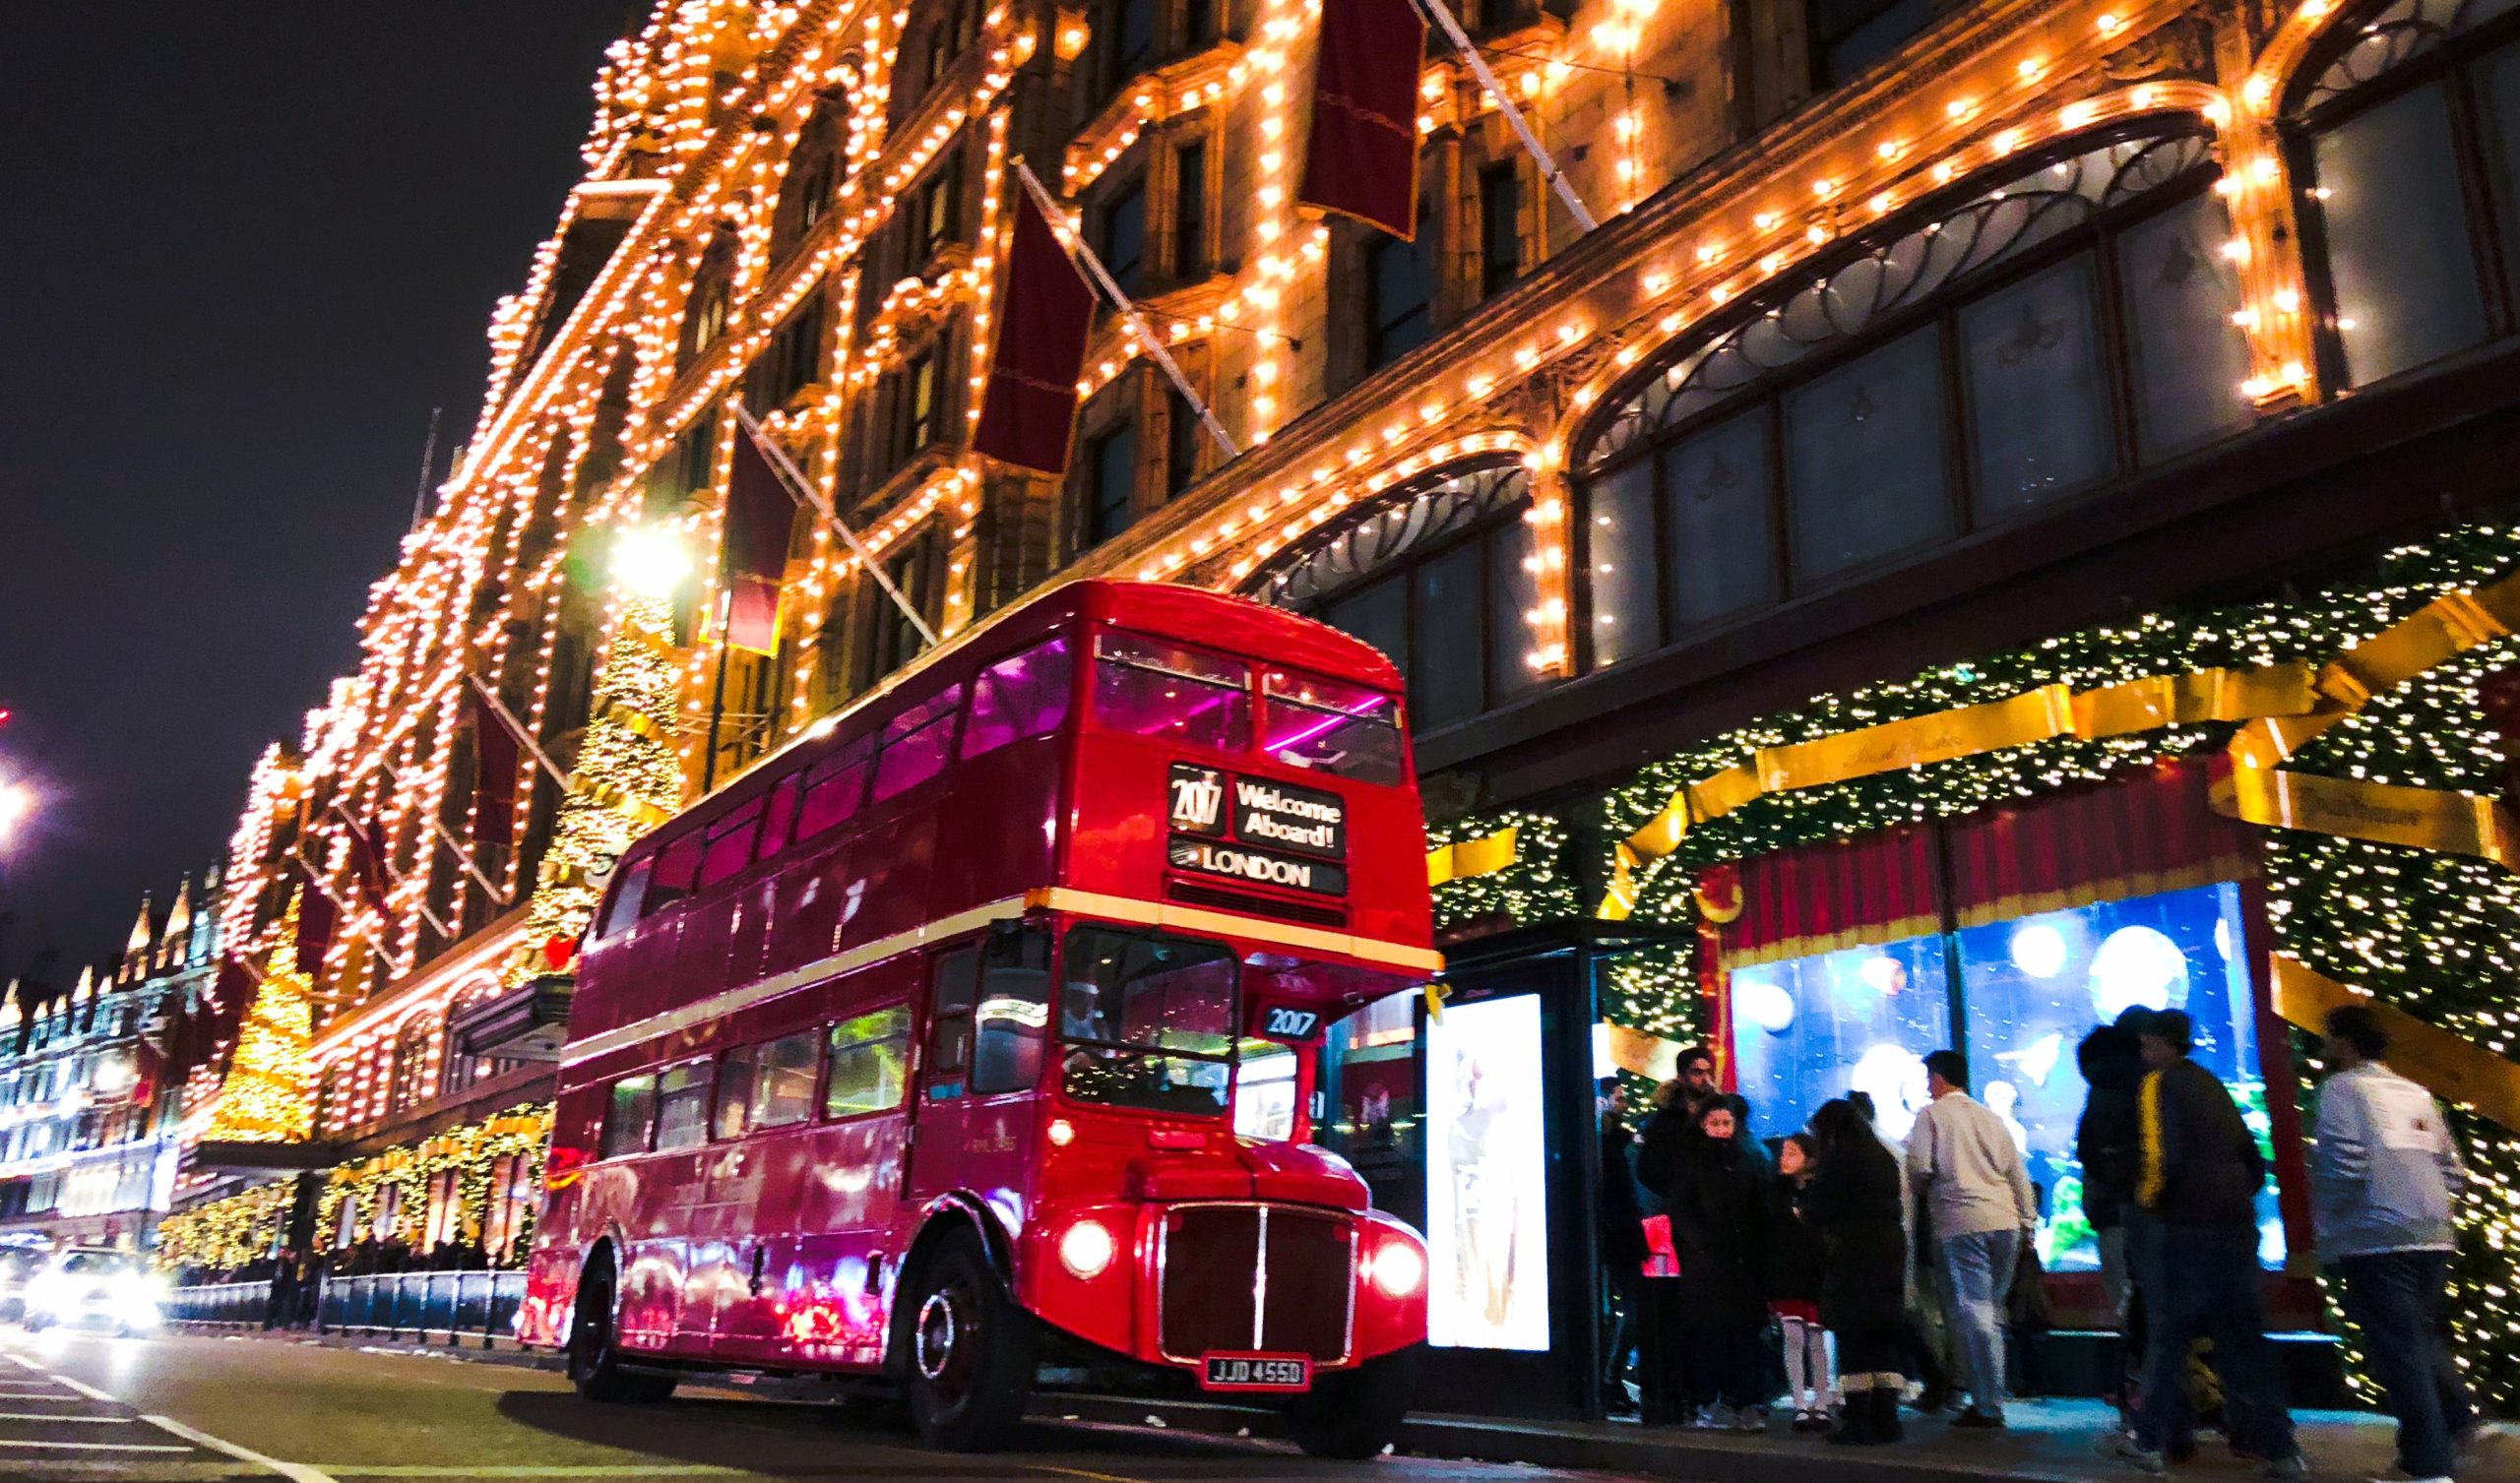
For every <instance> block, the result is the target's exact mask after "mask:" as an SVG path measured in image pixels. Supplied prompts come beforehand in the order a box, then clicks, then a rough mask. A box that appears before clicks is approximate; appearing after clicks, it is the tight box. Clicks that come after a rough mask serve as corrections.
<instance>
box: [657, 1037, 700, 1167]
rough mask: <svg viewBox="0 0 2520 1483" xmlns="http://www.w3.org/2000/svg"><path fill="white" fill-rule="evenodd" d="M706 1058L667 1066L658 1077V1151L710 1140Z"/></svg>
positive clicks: (691, 1145) (695, 1144) (693, 1145)
mask: <svg viewBox="0 0 2520 1483" xmlns="http://www.w3.org/2000/svg"><path fill="white" fill-rule="evenodd" d="M709 1082H710V1065H709V1063H708V1062H707V1061H705V1060H703V1061H685V1062H683V1063H682V1064H681V1065H680V1066H668V1067H666V1068H665V1071H664V1075H662V1076H661V1077H659V1078H658V1079H657V1151H658V1152H660V1153H663V1152H667V1151H670V1150H672V1149H675V1148H690V1147H696V1146H698V1145H699V1144H701V1143H707V1142H708V1141H709Z"/></svg>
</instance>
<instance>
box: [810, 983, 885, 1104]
mask: <svg viewBox="0 0 2520 1483" xmlns="http://www.w3.org/2000/svg"><path fill="white" fill-rule="evenodd" d="M909 1061H910V1007H909V1006H908V1005H900V1004H897V1005H893V1006H890V1007H889V1008H886V1009H880V1010H871V1011H869V1012H867V1013H866V1014H863V1015H859V1016H857V1017H856V1018H854V1019H851V1020H842V1021H841V1022H840V1023H838V1024H835V1025H833V1026H832V1027H831V1084H830V1086H828V1087H827V1088H825V1090H824V1092H823V1115H824V1116H825V1117H854V1116H856V1115H857V1114H859V1113H861V1112H888V1111H890V1110H892V1109H893V1108H895V1107H898V1106H900V1105H901V1101H902V1086H903V1083H904V1082H905V1081H907V1080H908V1078H907V1077H906V1076H905V1075H904V1072H905V1069H906V1068H907V1066H908V1063H909ZM806 1089H807V1091H808V1092H810V1091H811V1090H812V1086H811V1082H810V1081H808V1083H807V1088H806Z"/></svg>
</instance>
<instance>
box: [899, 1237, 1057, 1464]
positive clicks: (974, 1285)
mask: <svg viewBox="0 0 2520 1483" xmlns="http://www.w3.org/2000/svg"><path fill="white" fill-rule="evenodd" d="M903 1322H904V1323H905V1324H906V1325H907V1326H908V1327H907V1328H906V1329H905V1330H904V1346H905V1348H906V1350H907V1351H908V1352H907V1355H906V1358H907V1360H908V1365H907V1371H908V1375H907V1381H906V1387H905V1389H906V1390H907V1391H908V1394H909V1399H910V1419H911V1424H912V1425H913V1426H914V1427H916V1428H917V1429H918V1436H919V1440H920V1441H922V1442H924V1443H926V1444H927V1445H928V1446H929V1447H933V1448H937V1449H940V1450H942V1451H945V1452H987V1451H990V1450H992V1449H994V1448H996V1447H998V1446H999V1445H1001V1444H1002V1443H1004V1442H1005V1441H1006V1439H1007V1438H1008V1436H1009V1435H1011V1434H1012V1433H1013V1432H1014V1430H1015V1427H1016V1425H1017V1423H1019V1422H1021V1421H1022V1420H1023V1419H1024V1406H1025V1403H1026V1402H1027V1401H1028V1400H1030V1399H1031V1397H1032V1390H1033V1370H1034V1360H1033V1353H1034V1334H1033V1319H1032V1316H1031V1315H1030V1314H1027V1313H1026V1312H1024V1310H1022V1309H1021V1308H1018V1307H1016V1306H1015V1301H1014V1299H1013V1298H1012V1297H1010V1296H1008V1294H1007V1291H1006V1284H1005V1283H1003V1282H1001V1281H999V1280H998V1275H997V1269H996V1268H995V1267H992V1266H991V1265H990V1264H989V1260H988V1255H987V1253H986V1252H984V1251H983V1250H982V1249H981V1247H980V1242H979V1237H978V1236H977V1234H975V1233H973V1232H972V1231H969V1230H960V1231H956V1232H954V1233H953V1234H952V1235H949V1236H947V1237H946V1238H945V1240H944V1241H943V1242H942V1243H941V1244H940V1245H939V1246H938V1247H937V1248H936V1250H935V1251H934V1252H933V1253H931V1254H930V1255H929V1256H928V1258H927V1260H926V1261H925V1262H923V1263H921V1264H920V1266H919V1268H918V1280H917V1281H916V1282H915V1283H913V1284H910V1303H909V1306H908V1307H907V1308H906V1309H905V1310H904V1312H903Z"/></svg>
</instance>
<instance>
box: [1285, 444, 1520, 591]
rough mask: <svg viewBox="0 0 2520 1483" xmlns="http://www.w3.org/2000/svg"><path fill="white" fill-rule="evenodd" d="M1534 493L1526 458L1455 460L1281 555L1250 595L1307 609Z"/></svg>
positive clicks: (1364, 503)
mask: <svg viewBox="0 0 2520 1483" xmlns="http://www.w3.org/2000/svg"><path fill="white" fill-rule="evenodd" d="M1530 494H1531V477H1530V475H1529V474H1528V473H1526V472H1525V471H1524V468H1523V465H1522V463H1521V461H1519V460H1507V461H1504V462H1496V461H1488V462H1483V463H1473V464H1459V463H1456V464H1454V465H1452V466H1450V467H1448V468H1438V469H1435V470H1433V471H1432V472H1429V473H1424V474H1420V475H1418V477H1416V478H1414V479H1409V480H1406V481H1404V482H1402V483H1399V484H1395V485H1393V486H1392V487H1391V488H1389V489H1386V490H1383V491H1382V492H1381V493H1379V494H1376V495H1374V496H1372V497H1371V498H1369V499H1366V500H1363V501H1360V502H1358V504H1357V505H1356V507H1355V509H1354V510H1351V511H1350V512H1349V513H1348V514H1347V515H1345V516H1343V517H1341V518H1340V519H1338V520H1335V521H1332V522H1330V523H1329V524H1328V525H1323V526H1322V527H1321V528H1320V529H1318V530H1315V531H1313V532H1312V533H1311V534H1310V535H1307V536H1305V537H1304V538H1303V539H1302V540H1299V541H1296V542H1295V543H1294V544H1292V545H1291V546H1289V547H1287V548H1286V549H1285V550H1284V551H1281V552H1279V553H1278V555H1277V557H1276V558H1275V559H1274V560H1272V561H1271V562H1270V563H1269V564H1268V565H1266V566H1264V567H1261V568H1260V569H1259V570H1257V571H1255V572H1253V573H1252V574H1251V576H1250V577H1249V578H1248V579H1246V580H1245V581H1244V583H1243V587H1242V592H1243V595H1244V596H1246V597H1253V598H1257V599H1258V600H1260V601H1262V602H1266V603H1268V604H1270V605H1271V606H1273V607H1283V608H1291V609H1293V610H1295V611H1298V612H1302V611H1309V610H1311V609H1312V608H1314V607H1316V606H1318V605H1319V604H1321V603H1323V602H1326V601H1328V600H1329V599H1330V598H1331V597H1333V596H1335V595H1336V594H1337V593H1338V592H1339V591H1340V590H1341V589H1343V588H1345V587H1349V586H1351V585H1353V584H1355V583H1356V582H1358V581H1360V580H1361V579H1363V578H1365V577H1369V576H1371V575H1372V574H1373V573H1375V572H1377V571H1380V570H1381V569H1382V568H1383V567H1385V566H1387V565H1389V564H1390V563H1392V562H1395V561H1398V560H1400V559H1402V558H1403V557H1406V556H1408V555H1409V554H1411V553H1412V552H1415V551H1418V550H1422V549H1423V548H1425V547H1426V546H1428V545H1429V544H1432V543H1433V542H1436V541H1439V540H1442V539H1443V538H1444V537H1446V536H1448V535H1453V534H1456V533H1459V532H1461V531H1464V530H1468V529H1470V528H1471V527H1473V526H1475V525H1481V524H1482V523H1484V522H1485V521H1486V519H1487V518H1488V517H1489V516H1491V515H1496V514H1499V513H1501V512H1503V511H1506V510H1510V509H1512V508H1513V507H1514V506H1516V505H1519V504H1521V503H1522V502H1523V501H1524V500H1525V499H1527V498H1529V497H1530Z"/></svg>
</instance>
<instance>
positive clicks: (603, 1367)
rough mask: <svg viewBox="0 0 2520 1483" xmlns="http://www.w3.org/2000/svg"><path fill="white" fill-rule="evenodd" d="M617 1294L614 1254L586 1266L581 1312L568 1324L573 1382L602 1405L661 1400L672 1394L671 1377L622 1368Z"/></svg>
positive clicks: (579, 1304)
mask: <svg viewBox="0 0 2520 1483" xmlns="http://www.w3.org/2000/svg"><path fill="white" fill-rule="evenodd" d="M617 1292H618V1287H617V1284H616V1283H615V1281H614V1278H613V1273H612V1258H611V1257H610V1256H608V1255H606V1256H599V1257H598V1258H596V1259H595V1260H594V1261H593V1262H590V1263H588V1264H587V1269H586V1272H585V1274H584V1275H582V1276H580V1277H579V1278H578V1301H577V1307H576V1314H575V1317H574V1318H573V1319H572V1320H571V1321H570V1324H569V1384H571V1385H573V1386H575V1387H577V1388H578V1394H579V1395H581V1396H583V1397H585V1398H586V1399H588V1400H592V1401H596V1402H599V1403H600V1404H606V1405H609V1404H614V1403H618V1402H622V1401H637V1400H662V1399H664V1398H665V1397H666V1396H668V1395H671V1394H672V1393H673V1381H672V1380H671V1379H669V1378H667V1377H665V1376H662V1375H633V1374H630V1373H629V1372H628V1371H625V1370H623V1369H622V1368H621V1346H620V1345H619V1344H618V1343H617V1342H616V1341H615V1339H614V1335H613V1312H614V1310H615V1308H616V1307H617V1306H618V1305H617V1303H616V1294H617Z"/></svg>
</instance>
